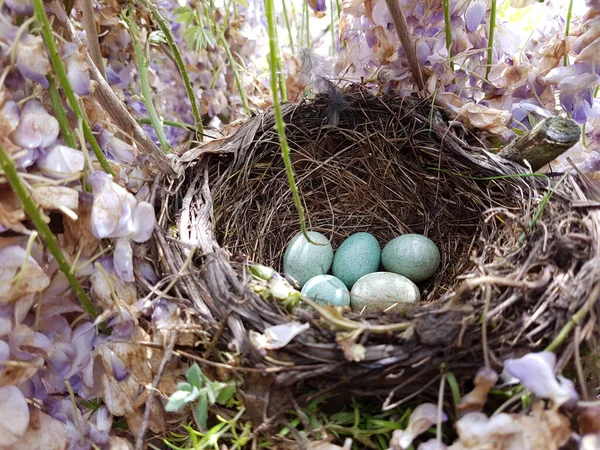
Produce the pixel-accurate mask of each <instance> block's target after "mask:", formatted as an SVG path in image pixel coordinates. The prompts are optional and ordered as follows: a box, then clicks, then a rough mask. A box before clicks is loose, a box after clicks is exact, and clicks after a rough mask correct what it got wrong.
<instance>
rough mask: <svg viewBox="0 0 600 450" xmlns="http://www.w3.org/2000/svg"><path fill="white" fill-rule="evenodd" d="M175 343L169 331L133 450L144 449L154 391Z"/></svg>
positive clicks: (175, 339) (172, 333) (173, 334)
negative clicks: (167, 340)
mask: <svg viewBox="0 0 600 450" xmlns="http://www.w3.org/2000/svg"><path fill="white" fill-rule="evenodd" d="M176 342H177V332H174V331H171V332H170V333H169V342H168V343H167V346H166V347H165V352H164V354H163V358H162V360H161V362H160V365H159V366H158V370H157V371H156V375H155V376H154V380H153V381H152V389H150V390H149V392H148V399H147V400H146V409H145V410H144V419H143V421H142V426H141V427H140V430H139V431H138V434H137V437H136V440H135V450H142V449H143V447H144V436H145V435H146V430H148V426H149V425H150V416H151V415H152V404H153V403H154V396H155V394H156V390H157V389H158V384H159V383H160V379H161V378H162V374H163V372H164V370H165V367H166V366H167V364H168V362H169V360H170V359H171V355H172V354H173V349H174V348H175V343H176Z"/></svg>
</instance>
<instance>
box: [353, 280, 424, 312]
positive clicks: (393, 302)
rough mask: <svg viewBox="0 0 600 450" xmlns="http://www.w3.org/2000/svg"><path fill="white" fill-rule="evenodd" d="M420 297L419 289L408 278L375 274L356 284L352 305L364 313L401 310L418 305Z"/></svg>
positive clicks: (354, 308) (355, 309)
mask: <svg viewBox="0 0 600 450" xmlns="http://www.w3.org/2000/svg"><path fill="white" fill-rule="evenodd" d="M419 297H421V293H420V292H419V288H418V287H417V286H416V285H415V283H413V282H412V281H410V280H409V279H408V278H406V277H404V276H402V275H398V274H397V273H391V272H375V273H369V274H367V275H365V276H364V277H361V278H360V279H359V280H358V281H357V282H356V283H354V286H353V287H352V291H351V292H350V305H351V306H352V309H353V310H354V311H356V312H362V313H373V312H382V311H392V310H394V309H397V310H401V309H403V308H404V307H406V306H407V304H408V305H410V304H412V303H416V302H417V301H418V300H419Z"/></svg>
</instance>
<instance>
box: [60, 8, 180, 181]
mask: <svg viewBox="0 0 600 450" xmlns="http://www.w3.org/2000/svg"><path fill="white" fill-rule="evenodd" d="M54 4H55V5H56V8H59V10H60V11H62V13H63V14H62V15H63V17H62V18H59V20H62V21H63V23H64V25H65V27H66V30H67V34H68V35H69V39H70V40H71V42H75V43H76V44H77V45H78V46H80V47H83V42H81V39H79V36H78V35H77V31H76V30H75V27H74V26H73V24H72V23H71V21H70V20H69V19H68V18H67V16H66V13H65V12H64V9H63V7H62V4H61V3H60V2H58V1H56V0H55V1H54ZM85 57H86V59H87V62H88V64H89V65H90V75H91V76H92V79H93V80H94V81H95V82H96V83H98V85H97V87H96V90H95V91H94V97H95V98H96V100H98V102H99V103H100V104H101V105H102V107H103V108H104V110H105V111H106V112H107V113H108V115H109V116H110V117H111V118H112V119H113V120H114V122H115V124H116V125H117V126H118V127H119V128H121V129H122V130H123V131H124V132H125V133H126V134H129V135H131V136H133V138H134V139H135V141H136V142H137V144H138V148H139V149H140V150H141V151H142V152H143V153H145V154H147V155H148V157H149V158H150V160H151V161H152V162H153V163H154V164H155V165H156V167H157V168H158V169H160V170H161V171H162V172H163V173H166V174H169V175H173V174H174V173H175V172H174V170H173V168H172V167H171V164H170V163H169V160H168V159H167V157H166V156H165V154H164V153H163V152H162V151H161V150H160V149H159V148H158V147H157V146H156V144H155V143H154V142H152V139H150V138H149V137H148V135H147V134H146V133H145V132H144V130H143V129H142V127H141V126H140V125H139V124H138V123H137V122H136V121H135V119H134V118H133V117H131V114H129V111H127V108H126V107H125V105H124V104H123V102H122V101H121V100H120V99H119V97H117V95H116V94H115V93H114V91H113V90H112V88H111V87H110V86H109V84H108V83H107V82H106V80H105V79H104V77H103V76H102V74H101V73H100V71H98V68H97V67H96V65H95V64H94V62H93V61H92V58H91V57H90V55H89V54H87V53H86V54H85Z"/></svg>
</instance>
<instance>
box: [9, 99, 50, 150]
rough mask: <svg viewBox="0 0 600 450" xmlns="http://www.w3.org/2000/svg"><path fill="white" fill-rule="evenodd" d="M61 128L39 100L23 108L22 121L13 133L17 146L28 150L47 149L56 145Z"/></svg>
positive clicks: (28, 103) (29, 102)
mask: <svg viewBox="0 0 600 450" xmlns="http://www.w3.org/2000/svg"><path fill="white" fill-rule="evenodd" d="M59 131H60V127H59V125H58V120H56V119H55V118H54V117H52V116H51V115H50V114H48V111H46V109H45V108H44V107H43V106H42V104H41V103H40V101H39V100H29V101H28V102H27V103H25V106H23V111H21V119H20V120H19V125H18V126H17V128H16V130H15V131H14V132H13V133H12V140H13V142H14V143H15V144H17V145H18V146H20V147H23V148H26V149H35V148H46V147H49V146H50V145H52V144H54V141H56V138H57V137H58V133H59Z"/></svg>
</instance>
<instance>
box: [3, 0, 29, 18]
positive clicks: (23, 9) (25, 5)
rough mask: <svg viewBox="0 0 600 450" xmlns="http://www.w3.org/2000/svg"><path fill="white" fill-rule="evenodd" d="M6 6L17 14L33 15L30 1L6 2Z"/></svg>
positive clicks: (15, 0) (11, 0) (13, 0)
mask: <svg viewBox="0 0 600 450" xmlns="http://www.w3.org/2000/svg"><path fill="white" fill-rule="evenodd" d="M6 5H7V6H8V7H9V8H10V9H11V11H13V12H14V13H17V14H22V15H30V14H32V13H33V1H32V0H6Z"/></svg>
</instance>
